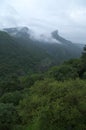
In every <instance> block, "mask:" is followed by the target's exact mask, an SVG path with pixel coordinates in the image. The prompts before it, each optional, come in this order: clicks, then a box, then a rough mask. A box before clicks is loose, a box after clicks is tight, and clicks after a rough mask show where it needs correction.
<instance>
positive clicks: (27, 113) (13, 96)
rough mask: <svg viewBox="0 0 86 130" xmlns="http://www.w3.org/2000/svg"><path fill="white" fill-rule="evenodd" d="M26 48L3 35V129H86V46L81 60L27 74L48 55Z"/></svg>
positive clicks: (0, 100) (0, 56) (0, 54)
mask: <svg viewBox="0 0 86 130" xmlns="http://www.w3.org/2000/svg"><path fill="white" fill-rule="evenodd" d="M6 45H7V46H6ZM5 46H6V48H5ZM22 46H23V45H21V48H20V42H19V43H18V42H17V41H15V39H13V38H12V37H10V36H9V35H7V33H3V32H1V33H0V76H1V78H0V130H85V129H86V46H85V47H84V50H83V53H82V56H81V57H80V58H78V59H71V60H68V61H65V62H64V63H63V64H61V65H59V66H53V67H51V68H48V70H47V71H39V72H38V73H37V72H36V71H33V73H32V72H31V73H26V74H25V72H27V71H28V72H30V70H29V68H30V67H32V68H33V70H34V67H36V66H32V63H33V64H34V63H35V62H36V63H38V64H39V63H40V62H39V61H40V60H41V59H42V58H45V57H46V56H48V54H47V53H46V55H45V53H43V52H44V51H42V50H40V51H41V52H40V51H39V52H38V51H36V50H35V49H36V47H34V50H33V51H32V50H31V49H30V50H31V52H33V53H30V51H29V52H28V46H27V48H24V46H23V47H22ZM13 48H14V49H13ZM3 50H4V51H3ZM31 54H32V55H31ZM33 54H34V55H33ZM36 58H37V59H36ZM48 58H49V57H48ZM50 58H51V57H50ZM8 63H9V64H8ZM30 63H31V64H30ZM43 63H44V62H43ZM35 65H36V64H35ZM28 66H29V67H28ZM21 69H22V71H20V70H21ZM16 72H17V73H16ZM20 72H22V73H23V74H22V75H20ZM8 73H9V74H8ZM5 75H6V76H7V77H8V78H6V79H5V78H4V77H5Z"/></svg>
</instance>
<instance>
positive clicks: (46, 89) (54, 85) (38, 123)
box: [19, 79, 86, 130]
mask: <svg viewBox="0 0 86 130" xmlns="http://www.w3.org/2000/svg"><path fill="white" fill-rule="evenodd" d="M85 100H86V81H82V80H79V79H78V80H75V81H65V82H63V83H62V82H58V81H53V80H51V81H50V80H45V81H41V82H37V83H35V85H34V86H33V87H31V88H30V95H29V96H28V97H27V98H25V99H23V101H21V102H20V106H19V110H20V116H21V117H22V121H23V122H22V123H23V124H27V123H28V124H32V123H33V125H32V129H34V130H40V129H41V130H47V129H48V130H55V129H58V130H69V129H71V130H77V129H79V130H82V129H83V130H84V129H86V122H85V121H86V115H85V113H86V102H85ZM83 113H84V114H83ZM30 127H31V126H30ZM28 130H29V129H28Z"/></svg>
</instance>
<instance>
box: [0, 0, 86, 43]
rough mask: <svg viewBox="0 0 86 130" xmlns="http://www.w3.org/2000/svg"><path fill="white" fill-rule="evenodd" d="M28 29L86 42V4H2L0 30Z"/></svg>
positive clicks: (37, 0) (1, 0)
mask: <svg viewBox="0 0 86 130" xmlns="http://www.w3.org/2000/svg"><path fill="white" fill-rule="evenodd" d="M15 26H28V27H30V28H32V29H33V30H35V32H37V33H39V32H41V33H44V32H52V31H53V30H56V29H58V30H59V33H60V34H61V35H63V36H64V37H66V38H67V39H69V40H72V41H74V42H84V43H85V42H86V0H0V28H3V27H15Z"/></svg>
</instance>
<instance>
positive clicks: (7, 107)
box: [0, 103, 18, 130]
mask: <svg viewBox="0 0 86 130" xmlns="http://www.w3.org/2000/svg"><path fill="white" fill-rule="evenodd" d="M17 121H18V114H17V111H16V109H15V107H14V106H13V105H12V104H3V103H0V129H1V130H11V129H12V128H13V126H15V125H16V123H17Z"/></svg>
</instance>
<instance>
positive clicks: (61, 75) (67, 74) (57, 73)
mask: <svg viewBox="0 0 86 130" xmlns="http://www.w3.org/2000/svg"><path fill="white" fill-rule="evenodd" d="M49 75H50V76H51V77H54V78H55V79H56V80H60V81H64V80H68V79H76V77H78V73H77V70H76V68H74V67H72V66H70V65H62V66H59V67H53V68H52V69H51V70H50V71H49Z"/></svg>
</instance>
